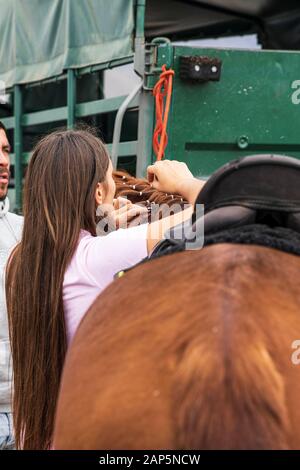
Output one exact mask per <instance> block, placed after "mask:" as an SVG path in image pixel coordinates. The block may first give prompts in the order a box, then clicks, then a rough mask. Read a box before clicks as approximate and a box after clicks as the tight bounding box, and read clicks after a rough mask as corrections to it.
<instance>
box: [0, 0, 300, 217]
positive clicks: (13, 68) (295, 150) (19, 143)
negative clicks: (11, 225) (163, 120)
mask: <svg viewBox="0 0 300 470" xmlns="http://www.w3.org/2000/svg"><path fill="white" fill-rule="evenodd" d="M250 3H251V5H252V7H251V5H250ZM280 3H282V2H280ZM296 3H297V2H294V1H292V0H291V1H290V2H289V1H287V2H285V5H284V6H282V5H281V7H280V6H279V4H278V2H276V1H273V2H272V1H269V2H266V1H263V0H255V1H253V2H241V1H235V2H233V1H230V0H228V1H226V2H225V0H222V1H221V0H219V1H217V0H215V1H214V0H211V1H207V2H201V1H198V2H197V1H196V2H195V1H187V0H186V1H183V0H182V1H180V0H177V1H174V0H166V1H165V2H164V1H161V2H157V1H154V0H148V2H147V5H146V1H145V0H136V1H133V0H111V1H110V6H111V8H110V9H109V10H108V7H107V2H105V1H103V0H86V1H85V2H83V1H82V0H79V1H77V2H68V1H65V0H54V1H53V0H46V1H44V2H42V3H41V2H39V3H38V2H37V0H26V1H25V2H11V3H10V2H6V0H0V10H1V12H2V13H1V16H0V38H1V43H0V81H2V82H3V83H5V84H6V93H7V94H8V96H9V100H8V102H7V103H6V104H5V105H0V119H1V120H2V121H3V122H4V124H5V126H6V127H7V129H8V130H9V132H10V137H11V139H12V140H13V155H12V165H13V176H14V177H13V179H12V187H11V188H10V193H11V196H12V199H13V200H14V209H15V210H16V211H21V205H22V182H23V177H24V171H25V168H26V165H27V163H28V161H29V159H30V154H31V153H30V151H31V148H30V145H31V141H32V140H34V139H31V140H30V139H29V142H30V144H28V135H29V136H30V135H31V134H33V135H34V138H37V137H38V136H39V134H40V133H43V132H46V131H48V130H49V129H51V128H53V127H55V126H57V125H63V124H64V125H67V126H68V127H69V128H72V127H74V126H75V125H76V122H77V121H80V120H83V119H87V118H88V119H90V118H91V117H93V119H94V121H92V122H94V123H95V124H96V125H98V126H100V127H101V125H102V124H103V123H104V122H105V125H106V127H107V129H108V132H107V133H108V134H109V135H110V138H108V139H107V143H108V146H109V149H110V152H111V156H112V160H113V163H114V165H115V166H124V165H126V163H127V164H128V162H129V163H130V165H131V166H130V167H131V171H135V172H136V174H137V175H143V174H144V173H145V170H146V167H147V165H148V164H150V163H151V162H153V160H154V159H155V155H154V153H153V150H152V135H153V130H154V125H155V110H154V99H153V94H152V90H153V86H154V84H155V83H156V81H157V80H158V78H159V75H160V72H161V67H162V65H163V64H166V66H167V68H172V69H173V70H174V71H175V77H174V83H173V92H172V100H171V110H170V117H169V122H168V146H167V149H166V158H169V159H177V160H184V161H185V162H187V164H188V165H189V167H190V168H191V170H192V171H193V172H194V174H196V175H198V176H203V177H208V176H209V175H210V173H211V172H212V171H214V170H215V169H216V168H217V167H219V166H221V165H222V164H223V163H225V162H227V161H229V160H232V159H234V158H236V157H239V156H242V155H250V154H260V153H280V154H288V155H293V156H295V157H297V158H300V133H299V132H298V122H299V118H298V115H299V113H300V107H299V103H300V69H299V62H300V56H299V52H298V49H299V48H300V44H298V42H297V41H299V40H298V36H297V34H295V33H294V32H295V31H296V29H295V27H293V25H294V23H295V21H296V20H297V19H298V18H300V10H299V7H298V6H297V4H296ZM183 4H184V6H185V9H184V10H181V9H180V8H179V6H180V7H181V6H183ZM271 4H272V5H271ZM228 5H231V8H228ZM237 5H240V8H241V10H238V8H237ZM247 5H248V10H247V8H246V7H247ZM253 5H256V7H257V10H255V11H254V10H253V8H254V7H253ZM270 5H271V6H272V8H273V9H272V8H271V6H270ZM146 6H147V11H146V28H145V8H146ZM26 8H27V9H26ZM172 8H173V9H172ZM196 8H197V9H198V10H197V11H198V16H196V15H195V14H194V11H196V10H195V9H196ZM251 8H252V10H251ZM249 11H250V12H251V14H250V13H249ZM208 12H210V16H209V17H208V15H207V13H208ZM287 13H288V14H289V15H287ZM176 14H177V16H176ZM160 15H161V16H160ZM184 15H186V16H184ZM279 17H280V18H281V19H282V18H283V19H282V21H279V19H278V18H279ZM274 18H275V19H274ZM160 19H161V21H160ZM275 20H276V21H275ZM296 23H297V21H296ZM274 24H275V26H274ZM278 24H279V25H280V28H279V26H278ZM257 28H258V29H259V32H260V33H261V32H262V31H264V32H265V42H264V43H263V46H265V47H270V48H273V49H274V48H276V47H277V48H278V49H280V48H282V50H268V49H262V50H238V49H236V50H234V49H220V48H199V47H188V46H180V45H177V44H174V42H171V41H170V40H169V39H167V38H166V37H156V36H157V35H161V34H163V35H164V36H165V35H168V36H169V37H170V38H171V39H180V38H183V37H184V38H187V37H210V36H222V35H228V34H234V33H235V34H236V33H239V34H244V33H249V32H253V31H257ZM145 31H146V39H145ZM12 34H13V36H12ZM266 38H267V39H266ZM280 41H281V42H280ZM292 49H293V50H292ZM184 60H185V61H186V62H185V67H187V66H188V71H187V70H186V68H185V71H184ZM214 61H217V63H218V67H219V68H218V74H219V77H218V80H215V79H214V77H213V73H214V71H213V70H214V69H213V65H211V64H214V63H215V62H214ZM130 62H133V63H134V69H135V71H136V73H137V74H138V76H139V77H140V79H139V83H138V84H137V86H136V87H135V88H134V89H133V90H132V92H131V93H130V94H129V95H128V96H119V97H114V98H105V96H103V71H104V70H106V69H109V68H114V67H118V66H120V65H124V64H128V63H130ZM187 64H188V65H187ZM193 64H194V65H193ZM209 67H210V70H209ZM203 71H204V75H202V73H203ZM197 74H198V75H197ZM89 80H90V81H89ZM83 83H85V86H83ZM95 83H96V85H95ZM93 87H94V88H95V93H94V94H93V93H90V94H89V91H91V89H92V88H93ZM58 88H59V90H60V96H61V100H60V101H59V100H58V103H59V104H58V105H57V100H56V92H55V91H53V90H55V89H56V90H57V89H58ZM51 90H52V92H51ZM82 91H83V92H84V93H82ZM51 93H52V94H51ZM80 93H81V96H80ZM46 95H47V99H46V100H45V102H44V107H43V106H39V100H40V101H43V99H44V96H46ZM33 102H35V106H34V107H33V110H31V109H30V106H31V104H32V103H33ZM28 103H29V105H28ZM45 103H46V109H45ZM128 111H129V112H128ZM130 112H131V113H132V116H133V118H132V119H131V120H130V116H129V114H130ZM124 116H125V122H124ZM124 127H125V131H126V132H125V134H124ZM133 127H134V130H132V128H133ZM34 129H35V132H33V130H34ZM41 129H42V130H41ZM122 129H123V132H122ZM24 142H25V143H24ZM26 142H27V143H26Z"/></svg>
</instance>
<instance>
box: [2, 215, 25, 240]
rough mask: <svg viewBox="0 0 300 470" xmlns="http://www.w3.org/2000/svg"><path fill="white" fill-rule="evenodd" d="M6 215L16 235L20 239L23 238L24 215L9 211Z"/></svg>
mask: <svg viewBox="0 0 300 470" xmlns="http://www.w3.org/2000/svg"><path fill="white" fill-rule="evenodd" d="M6 217H7V219H8V222H9V224H10V226H11V227H12V229H13V230H14V232H15V235H16V237H17V238H18V239H21V236H22V230H23V223H24V217H23V216H22V215H17V214H14V213H13V212H7V214H6Z"/></svg>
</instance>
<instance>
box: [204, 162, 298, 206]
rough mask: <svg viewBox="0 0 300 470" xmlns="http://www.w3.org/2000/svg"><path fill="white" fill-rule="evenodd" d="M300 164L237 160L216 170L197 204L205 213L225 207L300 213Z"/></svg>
mask: <svg viewBox="0 0 300 470" xmlns="http://www.w3.org/2000/svg"><path fill="white" fill-rule="evenodd" d="M299 182H300V161H299V160H297V159H296V158H292V157H286V156H280V155H255V156H249V157H243V158H241V159H239V160H234V161H232V162H230V163H228V164H226V165H224V166H223V167H221V168H220V169H219V170H217V171H216V172H215V173H214V174H213V175H212V176H211V177H210V179H209V180H208V181H207V182H206V184H205V185H204V186H203V188H202V190H201V191H200V193H199V195H198V197H197V199H196V204H197V203H198V204H204V212H205V213H207V212H210V211H211V210H213V209H216V208H219V207H223V206H229V205H230V206H234V205H238V206H244V207H248V208H251V209H266V210H273V211H274V210H278V211H284V212H293V211H295V210H297V209H298V210H300V184H299Z"/></svg>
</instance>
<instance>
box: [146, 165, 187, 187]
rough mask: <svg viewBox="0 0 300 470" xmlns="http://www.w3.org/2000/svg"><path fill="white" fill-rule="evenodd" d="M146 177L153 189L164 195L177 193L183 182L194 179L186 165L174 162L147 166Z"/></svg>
mask: <svg viewBox="0 0 300 470" xmlns="http://www.w3.org/2000/svg"><path fill="white" fill-rule="evenodd" d="M147 176H148V181H149V182H150V183H151V185H152V187H153V188H155V189H157V190H158V191H165V192H166V193H179V190H180V184H181V182H182V181H183V180H192V179H194V177H193V175H192V173H191V172H190V170H189V169H188V167H187V165H186V164H185V163H183V162H178V161H176V160H163V161H157V162H155V163H154V165H150V166H148V168H147ZM179 194H180V193H179Z"/></svg>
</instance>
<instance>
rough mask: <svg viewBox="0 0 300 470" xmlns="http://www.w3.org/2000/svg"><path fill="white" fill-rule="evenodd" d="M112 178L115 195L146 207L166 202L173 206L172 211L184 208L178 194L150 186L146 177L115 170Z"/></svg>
mask: <svg viewBox="0 0 300 470" xmlns="http://www.w3.org/2000/svg"><path fill="white" fill-rule="evenodd" d="M113 178H114V180H115V183H116V197H119V196H121V197H127V198H128V199H129V200H130V201H131V202H132V203H133V204H139V205H142V206H146V207H151V204H159V205H162V204H166V205H168V206H170V207H174V212H178V211H179V210H181V209H184V205H185V204H187V201H186V200H185V199H183V198H182V197H181V196H180V194H169V193H164V192H162V191H158V190H157V189H154V188H152V186H151V184H150V183H149V181H148V180H147V179H146V178H136V177H134V176H131V175H130V174H129V173H128V172H127V171H125V170H115V171H114V172H113ZM158 218H160V215H158ZM152 220H153V219H152Z"/></svg>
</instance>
